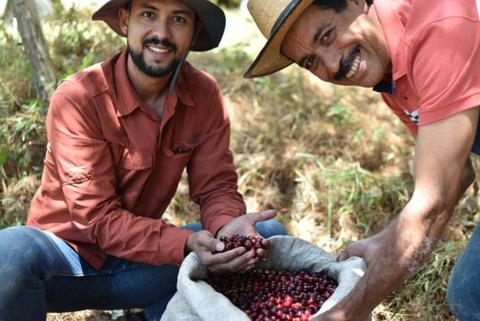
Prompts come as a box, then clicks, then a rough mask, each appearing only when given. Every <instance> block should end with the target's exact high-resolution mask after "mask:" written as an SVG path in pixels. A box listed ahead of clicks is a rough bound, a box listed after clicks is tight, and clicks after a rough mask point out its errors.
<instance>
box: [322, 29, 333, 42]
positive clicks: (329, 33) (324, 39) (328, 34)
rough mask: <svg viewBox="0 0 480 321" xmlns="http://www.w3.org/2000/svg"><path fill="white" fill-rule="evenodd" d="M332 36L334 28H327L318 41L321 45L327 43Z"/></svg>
mask: <svg viewBox="0 0 480 321" xmlns="http://www.w3.org/2000/svg"><path fill="white" fill-rule="evenodd" d="M333 36H334V29H333V28H332V29H328V30H327V31H326V32H325V33H324V34H323V36H322V38H321V39H320V43H321V44H322V45H324V44H327V43H329V42H330V41H331V40H332V38H333Z"/></svg>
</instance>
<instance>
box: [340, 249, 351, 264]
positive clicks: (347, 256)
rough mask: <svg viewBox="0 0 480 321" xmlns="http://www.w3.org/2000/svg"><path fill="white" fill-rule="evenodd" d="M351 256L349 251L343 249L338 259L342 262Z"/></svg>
mask: <svg viewBox="0 0 480 321" xmlns="http://www.w3.org/2000/svg"><path fill="white" fill-rule="evenodd" d="M349 257H350V256H349V255H348V252H347V251H345V250H343V251H342V252H340V254H339V255H338V256H337V261H339V262H342V261H345V260H346V259H348V258H349Z"/></svg>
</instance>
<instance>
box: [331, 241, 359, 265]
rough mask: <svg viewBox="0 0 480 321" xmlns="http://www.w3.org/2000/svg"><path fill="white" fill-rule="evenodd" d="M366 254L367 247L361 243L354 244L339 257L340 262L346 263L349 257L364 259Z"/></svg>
mask: <svg viewBox="0 0 480 321" xmlns="http://www.w3.org/2000/svg"><path fill="white" fill-rule="evenodd" d="M364 252H365V245H363V244H362V243H360V242H356V243H353V244H351V245H349V246H347V247H346V248H345V249H344V250H343V251H342V252H340V254H339V255H338V257H337V260H338V261H345V260H346V259H348V258H349V257H352V256H359V257H362V256H363V253H364Z"/></svg>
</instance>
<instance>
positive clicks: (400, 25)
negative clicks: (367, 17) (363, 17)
mask: <svg viewBox="0 0 480 321" xmlns="http://www.w3.org/2000/svg"><path fill="white" fill-rule="evenodd" d="M373 6H374V8H375V10H376V12H377V16H378V18H379V20H380V24H381V25H382V29H383V33H384V35H385V38H386V40H387V45H388V48H389V50H390V56H391V60H392V80H393V82H394V81H395V80H397V79H399V78H401V77H402V76H404V75H405V74H406V72H407V60H406V57H407V56H406V45H405V22H406V20H407V18H408V11H409V8H408V5H407V4H406V3H405V1H396V0H375V2H374V4H373ZM393 82H392V84H393Z"/></svg>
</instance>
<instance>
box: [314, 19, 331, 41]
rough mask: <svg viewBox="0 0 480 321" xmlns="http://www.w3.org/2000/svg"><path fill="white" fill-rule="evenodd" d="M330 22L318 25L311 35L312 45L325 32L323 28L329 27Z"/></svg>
mask: <svg viewBox="0 0 480 321" xmlns="http://www.w3.org/2000/svg"><path fill="white" fill-rule="evenodd" d="M330 25H331V23H324V24H322V25H321V26H320V27H318V29H317V31H316V32H315V34H314V35H313V39H312V45H313V44H315V43H316V42H317V41H318V38H320V36H321V35H322V34H323V33H324V32H325V29H327V28H329V27H330Z"/></svg>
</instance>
